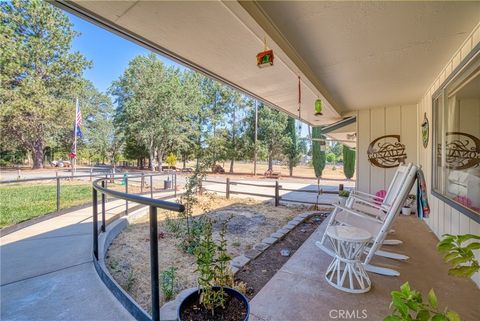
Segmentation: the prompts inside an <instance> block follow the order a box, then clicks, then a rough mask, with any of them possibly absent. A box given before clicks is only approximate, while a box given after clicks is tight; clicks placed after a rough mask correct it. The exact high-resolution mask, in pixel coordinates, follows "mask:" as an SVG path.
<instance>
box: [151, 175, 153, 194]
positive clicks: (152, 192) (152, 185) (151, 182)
mask: <svg viewBox="0 0 480 321" xmlns="http://www.w3.org/2000/svg"><path fill="white" fill-rule="evenodd" d="M150 198H153V175H152V174H150Z"/></svg>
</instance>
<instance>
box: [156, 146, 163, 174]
mask: <svg viewBox="0 0 480 321" xmlns="http://www.w3.org/2000/svg"><path fill="white" fill-rule="evenodd" d="M157 162H158V171H159V172H161V171H162V164H163V152H160V151H158V150H157Z"/></svg>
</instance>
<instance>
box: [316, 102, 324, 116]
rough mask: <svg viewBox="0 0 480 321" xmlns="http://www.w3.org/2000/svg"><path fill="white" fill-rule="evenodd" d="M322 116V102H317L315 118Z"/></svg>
mask: <svg viewBox="0 0 480 321" xmlns="http://www.w3.org/2000/svg"><path fill="white" fill-rule="evenodd" d="M320 115H323V114H322V100H320V99H317V100H315V116H320Z"/></svg>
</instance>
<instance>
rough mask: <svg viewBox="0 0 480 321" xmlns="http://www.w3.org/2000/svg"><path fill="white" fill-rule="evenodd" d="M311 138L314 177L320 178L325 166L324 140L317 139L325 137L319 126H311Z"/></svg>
mask: <svg viewBox="0 0 480 321" xmlns="http://www.w3.org/2000/svg"><path fill="white" fill-rule="evenodd" d="M312 138H313V140H312V163H313V168H314V170H315V177H317V178H320V177H321V176H322V172H323V169H324V168H325V141H319V139H324V138H325V136H324V135H322V128H321V127H312Z"/></svg>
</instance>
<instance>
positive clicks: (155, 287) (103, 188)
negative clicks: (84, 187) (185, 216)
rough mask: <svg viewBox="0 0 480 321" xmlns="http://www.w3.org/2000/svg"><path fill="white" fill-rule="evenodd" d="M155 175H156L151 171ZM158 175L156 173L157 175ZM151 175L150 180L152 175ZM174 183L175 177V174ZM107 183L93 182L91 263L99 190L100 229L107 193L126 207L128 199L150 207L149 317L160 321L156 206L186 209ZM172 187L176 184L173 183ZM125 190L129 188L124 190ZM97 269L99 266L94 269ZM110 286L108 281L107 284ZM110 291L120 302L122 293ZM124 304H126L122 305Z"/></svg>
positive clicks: (103, 180)
mask: <svg viewBox="0 0 480 321" xmlns="http://www.w3.org/2000/svg"><path fill="white" fill-rule="evenodd" d="M150 175H152V176H153V175H155V174H150ZM157 175H158V174H157ZM145 176H149V175H143V174H142V175H141V176H140V175H139V176H130V177H128V178H129V179H132V178H138V177H141V178H142V180H143V179H144V178H145ZM152 176H150V179H151V178H152ZM175 183H176V176H175ZM107 186H108V178H100V179H97V180H95V181H93V183H92V187H93V188H92V205H93V256H94V261H95V262H94V263H95V266H96V267H97V266H98V260H99V259H98V236H99V229H98V214H99V213H98V193H101V207H102V211H101V214H102V225H101V228H100V232H105V229H106V226H105V224H106V223H105V197H106V195H109V196H112V197H114V198H116V199H120V200H125V202H126V204H125V206H126V208H128V202H134V203H137V204H141V205H147V206H149V224H150V282H151V285H152V320H153V321H159V320H160V289H159V270H158V241H157V235H158V227H157V208H160V209H165V210H169V211H175V212H183V211H185V207H184V206H183V205H182V204H178V203H175V202H168V201H163V200H158V199H153V198H148V197H144V196H140V195H135V194H129V193H128V192H119V191H115V190H111V189H108V188H107ZM173 188H174V189H175V188H176V187H175V185H174V186H173ZM126 190H128V189H126ZM97 271H98V269H97ZM102 280H103V281H104V282H105V283H106V284H107V282H108V281H107V280H105V279H104V278H102ZM107 286H109V284H107ZM109 287H110V286H109ZM111 290H112V292H113V294H114V295H115V296H116V297H117V298H118V299H120V301H121V303H122V304H123V303H124V301H123V299H124V298H122V294H120V293H118V291H114V290H113V289H111ZM124 306H125V304H124ZM126 308H127V309H128V310H129V312H131V313H132V314H133V315H134V316H135V314H136V313H135V311H132V310H134V309H129V308H128V307H127V306H126Z"/></svg>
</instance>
